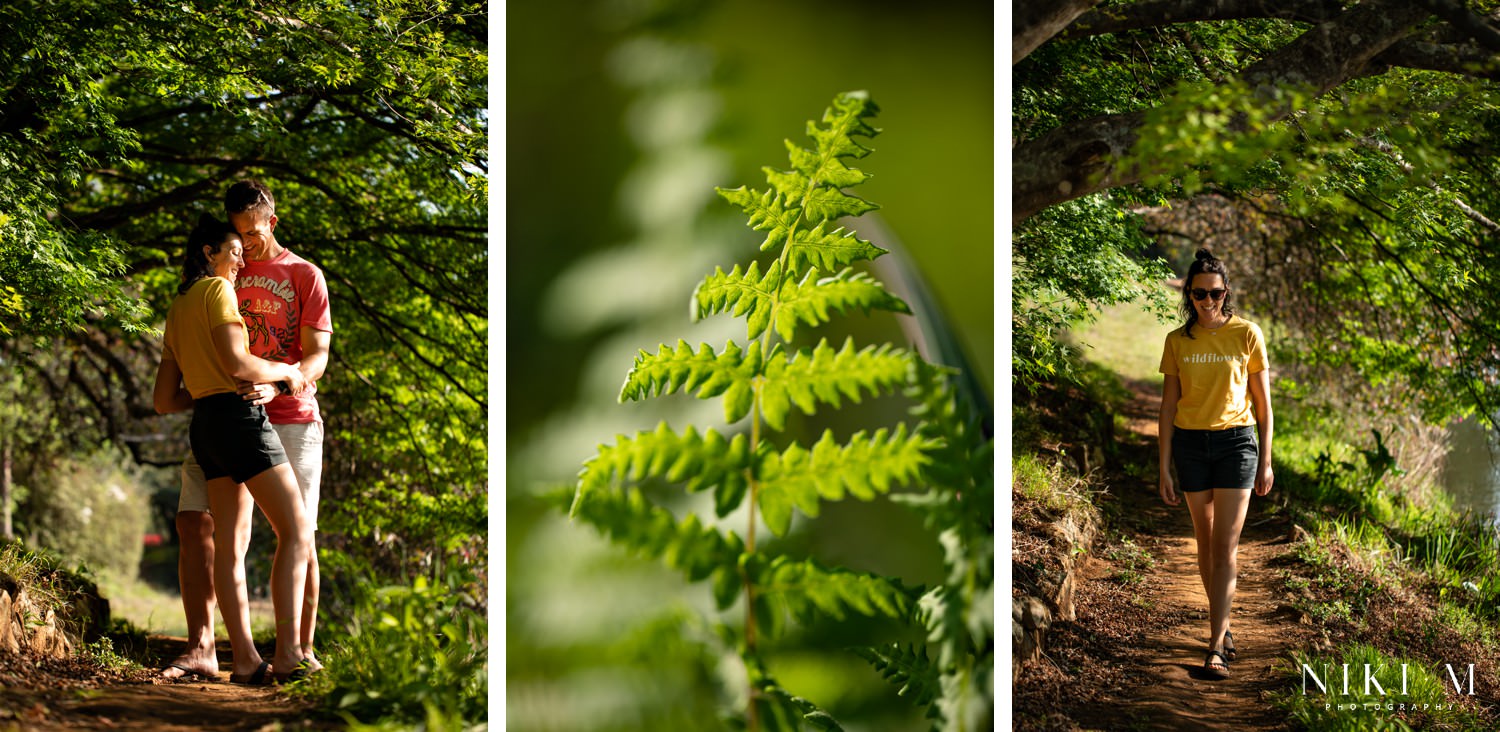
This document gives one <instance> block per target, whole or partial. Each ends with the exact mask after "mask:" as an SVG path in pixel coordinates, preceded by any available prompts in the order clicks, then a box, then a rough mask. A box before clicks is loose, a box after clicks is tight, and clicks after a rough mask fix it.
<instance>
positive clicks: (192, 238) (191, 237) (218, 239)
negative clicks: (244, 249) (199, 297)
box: [177, 214, 239, 295]
mask: <svg viewBox="0 0 1500 732" xmlns="http://www.w3.org/2000/svg"><path fill="white" fill-rule="evenodd" d="M238 233H239V232H236V231H235V230H234V227H233V226H230V225H229V224H228V223H227V222H224V221H220V220H218V219H216V218H214V217H213V215H212V214H203V215H202V216H199V217H198V225H197V226H195V227H193V232H192V233H191V234H188V243H187V252H186V253H185V254H184V255H183V257H182V284H180V285H178V286H177V294H179V295H180V294H182V293H184V292H187V291H188V289H189V288H191V287H192V286H193V283H194V282H197V281H198V280H201V279H203V278H204V277H212V276H213V274H214V268H213V265H211V264H209V263H208V255H207V254H204V253H203V247H205V246H206V247H208V248H209V249H211V250H213V253H214V254H218V253H219V250H220V249H223V248H224V241H225V240H226V239H228V238H229V237H230V236H232V235H237V234H238Z"/></svg>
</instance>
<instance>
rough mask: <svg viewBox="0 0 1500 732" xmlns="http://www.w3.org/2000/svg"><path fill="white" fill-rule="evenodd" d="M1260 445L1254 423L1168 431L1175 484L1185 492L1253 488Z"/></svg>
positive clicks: (1179, 428)
mask: <svg viewBox="0 0 1500 732" xmlns="http://www.w3.org/2000/svg"><path fill="white" fill-rule="evenodd" d="M1259 459H1260V446H1259V445H1258V444H1256V442H1255V426H1254V425H1247V426H1244V427H1231V428H1229V429H1227V430H1185V429H1182V428H1181V427H1178V428H1175V429H1173V430H1172V464H1173V465H1174V466H1176V467H1177V487H1178V489H1180V490H1182V491H1184V492H1186V493H1193V492H1196V491H1206V490H1208V489H1210V488H1253V487H1255V469H1256V466H1257V464H1258V462H1259Z"/></svg>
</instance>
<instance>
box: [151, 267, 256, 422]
mask: <svg viewBox="0 0 1500 732" xmlns="http://www.w3.org/2000/svg"><path fill="white" fill-rule="evenodd" d="M226 323H239V324H240V325H241V326H244V324H245V320H244V318H241V317H240V306H239V300H238V299H237V298H235V296H234V286H233V285H231V284H229V280H226V279H224V278H223V277H204V278H203V279H201V280H198V281H197V282H194V283H193V286H192V287H190V288H188V291H187V292H184V293H182V294H181V295H178V296H177V299H175V300H173V301H172V307H171V308H170V309H169V310H167V328H166V336H165V338H164V339H163V341H164V344H163V347H162V359H163V360H167V359H171V360H174V361H176V362H177V367H178V368H179V369H181V370H182V383H183V384H184V385H186V386H187V390H188V393H190V394H192V395H193V398H194V399H202V398H203V397H206V396H210V395H213V394H223V393H226V392H233V391H235V387H236V382H235V379H234V376H233V375H232V374H230V373H229V372H228V371H227V370H225V369H224V365H223V364H221V363H219V354H218V353H217V352H215V351H214V340H213V329H214V328H217V327H219V326H221V325H224V324H226Z"/></svg>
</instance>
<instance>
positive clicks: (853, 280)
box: [751, 268, 911, 342]
mask: <svg viewBox="0 0 1500 732" xmlns="http://www.w3.org/2000/svg"><path fill="white" fill-rule="evenodd" d="M812 277H813V273H812V272H811V271H809V272H808V273H807V275H806V276H804V277H803V278H802V281H801V282H796V283H792V282H788V283H786V284H785V285H783V286H782V288H781V292H780V293H779V299H780V301H781V302H780V306H779V307H778V308H777V310H776V334H777V335H779V336H781V339H782V340H783V341H787V342H790V341H791V340H792V336H794V335H795V334H796V329H797V324H798V323H806V324H807V325H814V326H815V325H818V324H820V323H826V322H828V320H829V317H828V313H829V311H830V310H836V311H838V312H840V313H844V312H848V311H850V310H852V309H854V308H859V309H860V310H862V311H864V312H865V313H867V314H868V313H869V312H870V311H871V310H888V311H891V312H897V313H907V314H910V313H911V310H910V309H909V308H908V307H907V306H906V303H905V302H902V300H901V298H899V297H896V296H895V295H892V294H891V293H889V292H887V291H886V289H885V287H884V286H882V285H881V284H880V283H879V282H876V281H875V280H874V279H873V278H871V277H870V276H869V275H867V274H864V273H863V272H854V271H853V270H850V269H847V268H846V269H844V270H842V271H840V272H839V273H838V274H836V275H833V276H831V277H824V278H822V279H820V280H818V281H816V282H810V280H811V279H812ZM767 279H769V278H767ZM751 337H752V338H753V337H754V336H753V335H752V336H751Z"/></svg>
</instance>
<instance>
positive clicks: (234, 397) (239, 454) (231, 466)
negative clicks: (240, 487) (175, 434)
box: [188, 393, 287, 483]
mask: <svg viewBox="0 0 1500 732" xmlns="http://www.w3.org/2000/svg"><path fill="white" fill-rule="evenodd" d="M188 437H189V441H190V442H191V443H192V446H193V458H194V459H195V460H197V461H198V465H199V466H200V467H202V468H203V479H204V480H213V479H215V478H223V477H224V476H226V475H227V476H229V477H230V478H233V479H234V482H236V483H243V482H245V481H246V480H249V479H250V478H254V477H255V476H257V475H260V474H261V473H264V472H266V471H267V470H270V469H271V468H274V467H276V466H277V465H280V464H282V463H284V462H286V461H287V459H286V451H285V450H283V449H281V438H279V437H277V436H276V432H275V431H274V430H272V429H271V422H270V420H268V419H266V408H265V407H261V406H254V405H251V404H250V403H248V402H246V401H245V398H244V397H242V396H240V395H239V394H234V393H230V394H213V395H210V396H206V397H204V398H202V399H196V400H194V401H193V423H192V425H191V426H190V427H189V428H188Z"/></svg>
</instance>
